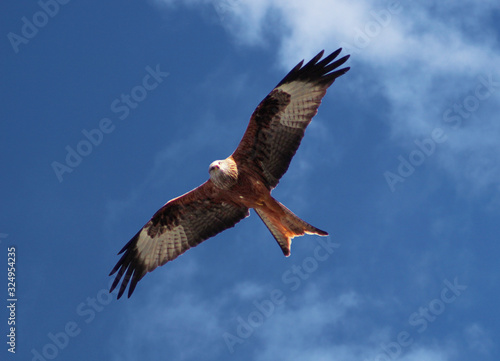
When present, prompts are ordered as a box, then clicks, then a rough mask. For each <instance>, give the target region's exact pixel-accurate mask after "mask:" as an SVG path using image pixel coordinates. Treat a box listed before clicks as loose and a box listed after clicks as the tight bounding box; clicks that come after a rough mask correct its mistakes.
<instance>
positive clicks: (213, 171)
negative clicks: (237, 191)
mask: <svg viewBox="0 0 500 361" xmlns="http://www.w3.org/2000/svg"><path fill="white" fill-rule="evenodd" d="M208 173H209V174H210V179H211V180H212V182H213V183H214V184H215V186H216V187H219V188H222V189H229V188H231V187H232V186H233V185H234V184H236V182H237V181H238V168H237V167H236V163H235V161H234V160H233V159H232V158H226V159H224V160H216V161H215V162H212V163H211V164H210V167H209V168H208Z"/></svg>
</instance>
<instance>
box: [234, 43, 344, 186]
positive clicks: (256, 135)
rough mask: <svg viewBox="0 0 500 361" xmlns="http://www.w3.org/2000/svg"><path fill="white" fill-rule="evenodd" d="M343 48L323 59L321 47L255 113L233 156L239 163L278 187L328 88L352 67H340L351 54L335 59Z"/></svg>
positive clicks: (269, 183)
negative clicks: (317, 52)
mask: <svg viewBox="0 0 500 361" xmlns="http://www.w3.org/2000/svg"><path fill="white" fill-rule="evenodd" d="M341 50H342V49H338V50H337V51H335V52H333V53H332V54H330V55H328V56H327V57H325V58H324V59H323V60H321V61H320V59H321V57H322V56H323V51H321V52H320V53H319V54H318V55H316V56H315V57H314V58H313V59H312V60H311V61H310V62H308V63H307V64H306V65H304V66H302V64H303V62H304V61H301V62H300V63H299V64H297V66H295V68H293V69H292V70H291V71H290V72H289V73H288V74H287V75H286V76H285V77H284V78H283V80H282V81H281V82H280V83H279V84H278V85H277V86H276V87H275V88H274V89H273V90H272V91H271V93H269V95H268V96H267V97H266V98H264V100H263V101H262V102H261V103H260V104H259V105H258V107H257V108H256V109H255V111H254V113H253V114H252V117H251V118H250V123H249V124H248V127H247V130H246V131H245V134H244V135H243V138H242V139H241V141H240V144H239V145H238V147H237V148H236V150H235V152H234V153H233V155H232V156H233V158H234V160H235V161H236V163H237V164H238V166H240V165H243V164H245V166H248V167H249V168H251V169H253V170H254V171H256V172H259V173H260V174H262V176H263V179H264V181H265V182H266V183H267V186H268V187H269V188H270V189H272V188H274V187H276V185H277V184H278V182H279V180H280V178H281V177H282V176H283V174H285V172H286V171H287V169H288V166H289V165H290V161H291V160H292V158H293V156H294V155H295V152H296V151H297V148H298V147H299V145H300V142H301V140H302V137H303V136H304V132H305V129H306V127H307V126H308V125H309V123H310V122H311V119H312V118H313V117H314V116H315V115H316V113H317V111H318V107H319V105H320V103H321V99H322V98H323V96H324V95H325V94H326V90H327V89H328V87H329V86H330V85H332V83H333V82H334V81H335V79H336V78H338V77H339V76H341V75H342V74H345V73H346V72H347V71H348V70H349V68H348V67H347V68H342V69H338V70H336V69H337V68H338V67H340V66H341V65H342V64H344V63H345V62H346V61H347V59H348V58H349V56H348V55H347V56H344V57H343V58H340V59H338V60H336V61H334V60H335V58H336V57H337V56H338V55H339V53H340V51H341ZM334 70H335V71H334Z"/></svg>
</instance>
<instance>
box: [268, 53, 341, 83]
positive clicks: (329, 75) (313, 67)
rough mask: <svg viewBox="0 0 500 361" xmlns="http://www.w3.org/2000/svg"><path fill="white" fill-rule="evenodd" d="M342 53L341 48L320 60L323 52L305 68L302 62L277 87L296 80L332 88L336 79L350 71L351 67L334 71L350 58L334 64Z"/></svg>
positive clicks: (339, 60)
mask: <svg viewBox="0 0 500 361" xmlns="http://www.w3.org/2000/svg"><path fill="white" fill-rule="evenodd" d="M341 51H342V48H339V49H337V50H335V51H334V52H332V53H331V54H329V55H328V56H326V57H325V58H324V59H322V60H320V59H321V57H322V56H323V54H324V50H321V51H320V52H319V53H318V54H317V55H316V56H315V57H314V58H312V59H311V60H310V61H309V62H308V63H307V64H306V65H304V66H302V64H303V63H304V60H302V61H301V62H300V63H299V64H297V65H296V66H295V67H294V68H293V69H292V70H291V71H290V72H289V73H288V74H287V75H286V76H285V77H284V78H283V80H282V81H281V82H279V84H278V85H277V86H276V87H279V86H280V85H283V84H286V83H290V82H293V81H295V80H300V81H312V82H318V83H322V84H326V85H327V86H330V85H331V84H332V83H333V82H334V81H335V79H336V78H338V77H339V76H341V75H343V74H345V73H346V72H347V71H348V70H349V69H350V68H349V67H346V68H342V69H338V70H336V71H333V70H335V69H337V68H338V67H339V66H341V65H342V64H344V63H345V62H346V61H347V59H349V57H350V55H346V56H343V57H342V58H340V59H338V60H337V61H335V62H333V63H332V61H333V60H334V59H335V58H337V56H338V55H339V54H340V52H341Z"/></svg>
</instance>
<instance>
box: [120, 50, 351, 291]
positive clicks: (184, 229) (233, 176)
mask: <svg viewBox="0 0 500 361" xmlns="http://www.w3.org/2000/svg"><path fill="white" fill-rule="evenodd" d="M341 50H342V49H338V50H337V51H335V52H333V53H332V54H330V55H328V56H327V57H326V58H324V59H323V60H321V61H320V59H321V57H322V56H323V51H321V52H320V53H319V54H318V55H316V56H315V57H314V58H313V59H312V60H311V61H310V62H308V63H307V64H306V65H304V66H302V64H303V63H304V61H301V62H300V63H299V64H297V66H295V68H293V69H292V70H291V71H290V72H289V73H288V74H287V75H286V76H285V78H284V79H283V80H282V81H281V82H280V83H279V84H278V85H277V86H276V87H275V88H274V89H273V90H272V91H271V93H269V95H268V96H267V97H266V98H265V99H264V100H263V101H262V102H261V103H260V104H259V106H258V107H257V109H255V111H254V112H253V114H252V117H251V118H250V123H249V124H248V127H247V130H246V131H245V134H244V135H243V138H242V139H241V142H240V144H239V145H238V147H237V148H236V150H235V151H234V153H233V154H232V155H230V156H229V157H228V158H226V159H224V160H216V161H215V162H213V163H212V164H210V167H209V170H208V172H209V174H210V179H209V180H207V181H206V182H205V183H203V184H202V185H201V186H199V187H198V188H195V189H193V190H192V191H190V192H188V193H186V194H184V195H182V196H180V197H177V198H174V199H172V200H171V201H169V202H167V203H166V204H165V205H164V206H163V207H162V208H160V210H158V211H157V212H156V213H155V215H154V216H153V218H151V220H150V221H149V222H148V223H146V225H145V226H144V227H143V228H142V229H141V230H140V231H139V232H138V233H137V234H136V235H135V236H134V237H133V238H132V239H131V240H130V241H129V242H128V243H127V244H126V245H125V247H123V249H122V250H121V251H120V252H119V253H118V254H121V253H123V256H122V257H121V258H120V260H119V261H118V263H117V264H116V266H115V267H114V268H113V270H112V271H111V273H110V276H111V275H113V274H114V273H115V272H116V271H118V273H117V275H116V278H115V280H114V282H113V285H112V286H111V290H110V292H112V291H113V290H114V289H115V287H116V286H117V285H118V283H119V282H120V280H121V278H122V277H123V276H124V278H123V281H122V283H121V286H120V290H119V292H118V298H120V297H121V296H122V295H123V292H124V291H125V289H126V288H127V285H128V283H129V281H130V287H129V290H128V297H130V295H131V294H132V292H134V289H135V287H136V286H137V282H139V281H140V280H141V279H142V278H143V277H144V275H146V273H148V272H151V271H153V270H154V269H156V268H157V267H158V266H162V265H164V264H165V263H167V262H168V261H172V260H173V259H175V258H177V257H178V256H179V255H181V254H182V253H184V252H185V251H187V250H188V249H189V248H191V247H195V246H197V245H198V244H200V243H201V242H203V241H204V240H206V239H207V238H210V237H212V236H215V235H216V234H218V233H220V232H222V231H223V230H225V229H227V228H230V227H233V226H234V225H235V224H236V223H238V222H239V221H241V220H242V219H243V218H245V217H248V215H249V208H253V209H254V210H255V211H256V212H257V214H258V215H259V217H260V218H261V219H262V221H263V222H264V224H265V225H266V226H267V228H268V229H269V230H270V231H271V233H272V235H273V236H274V238H275V239H276V241H278V244H279V246H280V247H281V250H282V251H283V254H284V255H285V256H289V255H290V245H291V240H292V238H293V237H296V236H302V235H304V233H309V234H317V235H320V236H326V235H328V233H326V232H324V231H322V230H319V229H318V228H316V227H313V226H311V225H310V224H308V223H306V222H305V221H303V220H302V219H300V218H299V217H297V216H296V215H295V214H293V213H292V212H291V211H290V210H288V208H286V207H285V206H284V205H282V204H281V203H280V202H278V201H277V200H275V199H274V198H273V197H272V196H271V190H272V189H273V188H274V187H276V185H277V184H278V182H279V180H280V178H281V177H282V176H283V174H285V172H286V171H287V169H288V166H289V164H290V161H291V160H292V157H293V156H294V155H295V152H296V151H297V148H298V147H299V145H300V142H301V140H302V137H303V136H304V132H305V130H306V128H307V126H308V125H309V123H310V122H311V119H312V117H314V116H315V115H316V113H317V111H318V107H319V105H320V103H321V99H322V98H323V96H324V95H325V94H326V90H327V89H328V87H329V86H330V85H332V83H333V82H334V81H335V79H336V78H338V77H339V76H341V75H342V74H345V73H346V72H347V71H348V70H349V68H348V67H347V68H342V69H339V70H335V69H337V68H338V67H340V66H341V65H342V64H344V63H345V62H346V61H347V59H348V58H349V56H344V57H343V58H340V59H338V60H336V61H333V60H335V58H336V57H337V56H338V55H339V54H340V51H341ZM334 70H335V71H334Z"/></svg>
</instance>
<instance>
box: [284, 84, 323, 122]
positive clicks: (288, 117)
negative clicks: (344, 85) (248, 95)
mask: <svg viewBox="0 0 500 361" xmlns="http://www.w3.org/2000/svg"><path fill="white" fill-rule="evenodd" d="M277 89H278V90H281V91H283V92H285V93H287V94H290V104H289V105H288V106H287V107H286V108H285V112H284V114H283V116H281V119H280V124H283V125H285V126H287V127H291V128H297V129H304V128H306V127H307V126H308V125H309V123H310V122H311V119H312V117H313V116H314V115H316V112H317V109H318V107H319V104H320V103H321V98H322V97H323V96H324V95H325V93H326V89H325V88H324V86H321V85H314V84H313V83H308V82H302V81H293V82H291V83H286V84H283V85H281V86H280V87H278V88H277Z"/></svg>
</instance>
